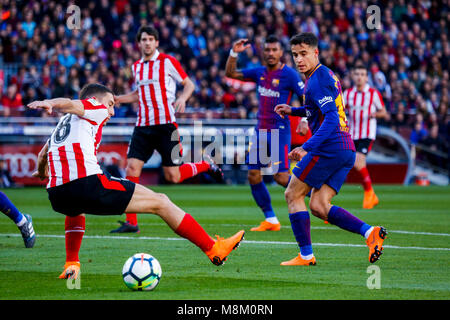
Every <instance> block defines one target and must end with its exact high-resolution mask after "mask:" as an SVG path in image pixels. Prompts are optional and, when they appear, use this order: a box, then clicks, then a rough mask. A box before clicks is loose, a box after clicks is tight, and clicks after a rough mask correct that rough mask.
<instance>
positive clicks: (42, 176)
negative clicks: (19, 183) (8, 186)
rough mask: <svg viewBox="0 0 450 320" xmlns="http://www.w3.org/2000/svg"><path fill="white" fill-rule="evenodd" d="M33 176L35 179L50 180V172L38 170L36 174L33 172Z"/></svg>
mask: <svg viewBox="0 0 450 320" xmlns="http://www.w3.org/2000/svg"><path fill="white" fill-rule="evenodd" d="M46 167H47V166H46ZM31 176H32V177H34V178H39V179H41V180H45V179H47V178H48V170H36V171H35V172H33V174H32V175H31Z"/></svg>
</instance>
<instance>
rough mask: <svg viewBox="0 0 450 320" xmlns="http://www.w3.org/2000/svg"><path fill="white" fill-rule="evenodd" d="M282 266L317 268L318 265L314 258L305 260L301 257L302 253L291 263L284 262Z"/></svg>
mask: <svg viewBox="0 0 450 320" xmlns="http://www.w3.org/2000/svg"><path fill="white" fill-rule="evenodd" d="M280 265H282V266H315V265H316V257H314V256H313V257H312V258H311V259H309V260H305V259H303V258H302V257H301V255H300V253H299V254H298V256H296V257H295V258H294V259H291V260H289V261H284V262H282V263H281V264H280Z"/></svg>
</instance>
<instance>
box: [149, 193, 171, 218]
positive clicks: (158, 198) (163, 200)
mask: <svg viewBox="0 0 450 320" xmlns="http://www.w3.org/2000/svg"><path fill="white" fill-rule="evenodd" d="M152 202H153V204H152V206H153V208H152V209H153V211H154V212H155V213H157V214H159V213H161V212H164V209H165V208H167V206H169V204H170V199H169V197H168V196H167V195H165V194H164V193H156V194H155V195H154V199H153V201H152Z"/></svg>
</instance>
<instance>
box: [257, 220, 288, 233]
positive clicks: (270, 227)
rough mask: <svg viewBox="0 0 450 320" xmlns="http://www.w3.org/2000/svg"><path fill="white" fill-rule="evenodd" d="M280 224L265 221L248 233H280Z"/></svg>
mask: <svg viewBox="0 0 450 320" xmlns="http://www.w3.org/2000/svg"><path fill="white" fill-rule="evenodd" d="M280 229H281V224H280V223H279V222H278V223H270V222H268V221H266V220H264V221H263V222H261V224H260V225H259V226H257V227H254V228H251V229H250V231H280Z"/></svg>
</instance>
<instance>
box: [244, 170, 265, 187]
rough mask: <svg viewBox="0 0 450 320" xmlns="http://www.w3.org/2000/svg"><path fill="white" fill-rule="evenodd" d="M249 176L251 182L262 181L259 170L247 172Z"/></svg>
mask: <svg viewBox="0 0 450 320" xmlns="http://www.w3.org/2000/svg"><path fill="white" fill-rule="evenodd" d="M247 178H248V182H249V183H250V184H258V183H261V182H262V176H261V173H260V172H259V171H252V170H250V171H249V172H248V174H247Z"/></svg>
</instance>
